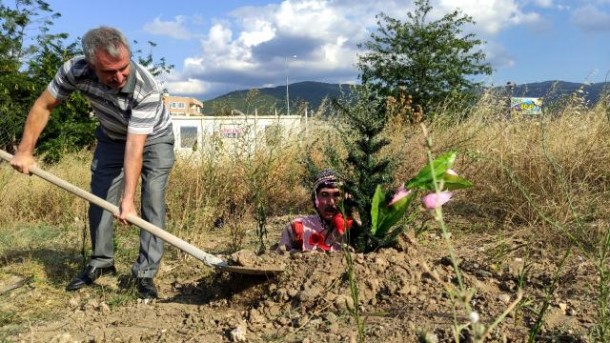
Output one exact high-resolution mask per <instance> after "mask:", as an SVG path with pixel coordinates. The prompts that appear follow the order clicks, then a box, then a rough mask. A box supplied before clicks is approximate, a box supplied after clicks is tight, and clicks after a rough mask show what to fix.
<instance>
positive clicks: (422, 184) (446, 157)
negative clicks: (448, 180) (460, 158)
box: [405, 151, 457, 190]
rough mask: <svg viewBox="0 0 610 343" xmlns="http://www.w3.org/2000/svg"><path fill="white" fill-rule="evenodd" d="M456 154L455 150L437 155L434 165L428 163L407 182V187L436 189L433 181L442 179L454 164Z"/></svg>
mask: <svg viewBox="0 0 610 343" xmlns="http://www.w3.org/2000/svg"><path fill="white" fill-rule="evenodd" d="M456 156H457V154H456V153H455V152H454V151H449V152H446V153H444V154H442V155H441V156H439V157H437V158H436V159H435V160H434V161H432V166H430V164H427V165H426V166H425V167H423V168H422V170H420V172H419V173H417V175H415V177H413V178H412V179H411V180H409V181H408V182H407V183H406V184H405V188H406V189H427V190H433V189H435V187H434V183H433V181H434V179H436V180H437V181H440V180H442V177H443V175H444V174H446V171H447V169H449V168H451V166H453V163H454V162H455V158H456ZM432 170H434V176H435V177H434V178H433V177H432Z"/></svg>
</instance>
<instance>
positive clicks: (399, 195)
mask: <svg viewBox="0 0 610 343" xmlns="http://www.w3.org/2000/svg"><path fill="white" fill-rule="evenodd" d="M409 194H411V190H410V189H406V188H405V185H401V186H400V187H399V188H398V189H397V190H396V193H394V196H393V197H392V200H390V202H389V203H388V207H390V206H392V205H394V204H395V203H396V202H397V201H399V200H401V199H403V198H404V197H406V196H408V195H409Z"/></svg>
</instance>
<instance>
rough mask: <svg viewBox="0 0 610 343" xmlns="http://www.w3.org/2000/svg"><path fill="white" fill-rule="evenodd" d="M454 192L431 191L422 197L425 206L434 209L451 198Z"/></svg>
mask: <svg viewBox="0 0 610 343" xmlns="http://www.w3.org/2000/svg"><path fill="white" fill-rule="evenodd" d="M452 195H453V193H451V192H449V191H444V192H440V193H430V194H428V195H426V196H424V197H423V198H422V202H423V203H424V207H426V209H428V210H433V209H435V208H439V207H441V206H443V205H444V204H445V203H446V202H447V201H449V199H451V196H452Z"/></svg>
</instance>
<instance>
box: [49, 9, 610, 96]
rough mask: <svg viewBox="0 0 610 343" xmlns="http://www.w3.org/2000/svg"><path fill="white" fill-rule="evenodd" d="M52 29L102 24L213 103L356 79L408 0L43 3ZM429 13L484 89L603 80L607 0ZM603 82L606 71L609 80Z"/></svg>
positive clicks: (609, 35)
mask: <svg viewBox="0 0 610 343" xmlns="http://www.w3.org/2000/svg"><path fill="white" fill-rule="evenodd" d="M50 4H51V7H52V9H53V10H54V11H56V12H59V13H61V15H62V17H61V18H59V19H58V20H56V21H55V25H54V26H53V31H55V32H67V33H69V34H70V37H71V38H74V39H76V38H77V37H80V36H82V34H83V33H84V32H86V31H87V30H88V29H89V28H92V27H97V26H100V25H110V26H115V27H117V28H119V29H121V30H122V31H123V32H124V33H125V34H126V35H127V36H128V38H129V39H130V40H137V41H138V42H139V45H140V47H141V48H144V49H147V44H146V42H147V41H153V42H155V43H157V47H156V48H155V49H154V50H153V54H154V56H156V57H157V58H159V57H165V58H166V59H167V61H168V62H169V63H171V64H174V65H175V68H174V70H173V71H172V72H171V73H170V74H169V75H163V76H162V78H163V80H164V81H166V82H167V85H168V88H169V90H170V93H172V94H175V95H187V96H194V97H197V98H200V99H204V100H207V99H211V98H214V97H216V96H218V95H222V94H224V93H227V92H229V91H233V90H238V89H249V88H253V87H268V86H278V85H285V83H286V77H287V76H288V80H289V83H294V82H299V81H321V82H328V83H355V82H357V81H358V79H357V75H358V71H357V69H356V67H355V64H356V61H357V56H358V54H359V53H362V50H360V49H358V48H357V44H358V43H361V42H364V41H366V40H367V39H368V38H369V35H370V32H371V31H372V30H375V28H376V27H377V24H376V19H375V15H376V14H378V13H379V12H384V13H386V14H388V15H390V16H391V17H393V18H396V19H400V20H404V19H405V18H406V14H407V12H408V11H410V10H412V9H413V3H412V1H408V0H400V1H391V0H376V1H371V0H284V1H280V0H267V1H263V0H242V1H235V0H223V1H192V0H172V1H159V0H147V1H128V0H122V1H118V0H105V1H87V2H80V3H79V5H76V3H74V2H72V1H55V2H51V3H50ZM430 4H431V5H432V7H433V13H432V15H431V17H432V18H433V19H437V18H440V17H441V16H442V15H444V14H446V13H448V12H451V11H453V10H455V9H459V10H461V11H462V12H463V13H465V14H468V15H470V16H471V17H472V18H473V19H474V21H475V22H476V24H475V25H474V26H472V27H469V30H472V32H473V33H475V34H476V35H477V37H478V38H480V39H482V40H484V41H486V43H485V45H483V46H482V49H483V51H484V52H485V53H486V55H487V59H488V61H489V62H490V63H491V64H492V66H493V68H494V73H493V74H492V75H491V77H488V78H486V79H485V80H484V81H485V82H486V83H487V84H489V85H504V84H505V83H506V82H507V81H512V82H516V83H517V84H524V83H530V82H539V81H549V80H561V81H571V82H603V81H604V80H605V79H606V76H607V74H608V72H609V71H610V0H588V1H582V0H431V1H430ZM608 79H609V80H610V77H608Z"/></svg>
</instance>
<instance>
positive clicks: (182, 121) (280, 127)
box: [172, 115, 307, 156]
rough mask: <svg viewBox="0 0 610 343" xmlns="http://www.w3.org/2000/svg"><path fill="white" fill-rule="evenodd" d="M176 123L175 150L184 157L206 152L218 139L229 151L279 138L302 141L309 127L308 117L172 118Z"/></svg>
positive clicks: (174, 125)
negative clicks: (301, 138)
mask: <svg viewBox="0 0 610 343" xmlns="http://www.w3.org/2000/svg"><path fill="white" fill-rule="evenodd" d="M172 121H173V127H174V135H175V137H176V144H175V149H176V152H177V153H180V154H181V155H183V156H184V155H187V154H189V153H192V152H194V151H202V150H205V149H206V148H208V147H207V146H206V145H208V144H207V143H209V142H211V141H214V140H215V141H216V142H217V143H218V142H220V143H222V144H221V145H222V146H223V148H225V149H235V148H243V147H248V148H250V149H252V148H254V147H255V145H256V144H262V143H265V144H269V143H271V142H272V141H275V140H277V139H281V140H286V139H294V138H300V137H301V135H304V134H305V132H306V128H307V117H302V116H298V115H295V116H275V115H269V116H252V115H250V116H247V115H237V116H172ZM216 146H218V145H216Z"/></svg>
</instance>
